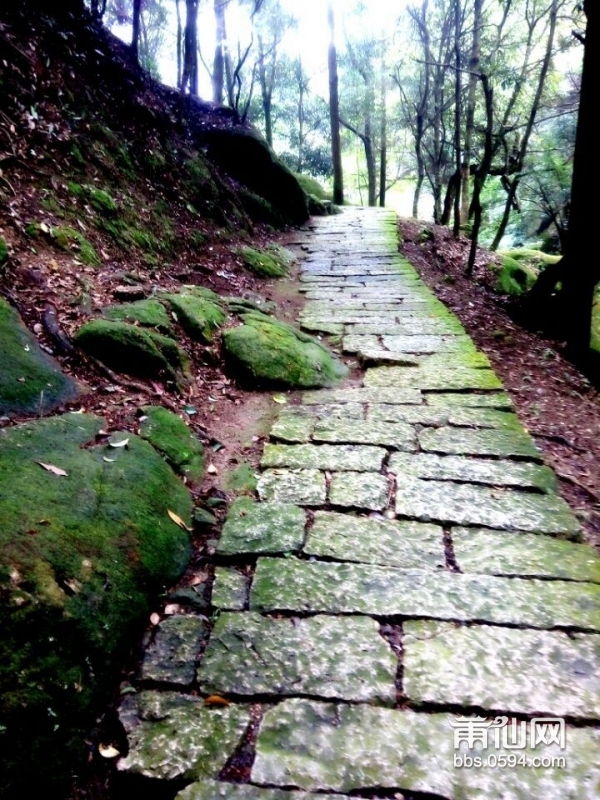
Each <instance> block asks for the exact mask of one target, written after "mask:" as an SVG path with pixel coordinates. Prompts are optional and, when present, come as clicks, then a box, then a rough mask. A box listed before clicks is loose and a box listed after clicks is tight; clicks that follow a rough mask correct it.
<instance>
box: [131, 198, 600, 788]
mask: <svg viewBox="0 0 600 800" xmlns="http://www.w3.org/2000/svg"><path fill="white" fill-rule="evenodd" d="M395 225H396V219H395V215H394V214H392V213H390V212H387V211H376V210H369V211H366V210H360V209H356V210H355V209H347V210H345V211H344V214H343V215H340V216H337V217H333V218H326V219H323V220H319V221H318V222H315V223H314V225H313V227H314V228H316V230H315V231H314V232H313V231H311V232H303V233H302V234H299V235H298V238H297V244H298V246H300V245H301V247H302V250H303V251H304V260H303V264H302V275H301V281H302V288H303V291H305V292H306V297H307V301H308V302H307V304H306V306H305V308H304V310H303V312H302V314H301V322H302V325H303V327H304V328H305V329H306V330H309V331H312V332H315V333H327V334H332V335H333V336H337V337H338V341H339V342H340V344H341V347H342V348H343V351H344V352H345V353H347V354H353V355H354V356H355V357H356V359H357V360H358V361H359V362H361V363H362V364H363V365H364V366H365V369H366V371H365V372H364V374H363V376H362V379H361V380H360V382H348V384H347V385H345V386H343V387H342V388H335V389H331V390H325V391H319V392H308V393H306V394H304V396H303V399H302V404H301V405H294V406H291V405H290V406H286V407H285V408H284V409H283V411H282V412H281V415H280V417H279V419H278V420H277V422H276V423H275V425H274V426H273V429H272V431H271V442H270V443H269V444H267V445H266V447H265V450H264V457H263V461H262V475H261V478H260V481H259V489H258V491H259V495H260V498H261V501H262V502H260V503H257V504H253V503H251V502H249V501H247V500H241V501H238V502H236V503H235V504H234V505H233V507H232V508H231V510H230V513H229V517H228V519H227V522H226V524H225V526H224V529H223V534H222V537H221V539H220V542H219V544H218V548H217V557H216V560H217V566H216V569H215V582H214V587H213V595H212V602H213V605H214V606H215V607H216V609H217V614H216V615H215V617H216V621H215V620H213V621H212V622H214V625H213V624H212V623H209V622H208V621H207V620H205V619H203V618H202V617H200V616H193V615H192V616H189V615H186V616H184V615H180V616H172V617H168V618H166V619H165V620H164V622H162V623H161V625H160V626H159V627H158V629H157V632H156V636H155V638H154V641H153V642H152V643H151V644H150V646H149V647H148V650H147V652H146V657H145V661H144V665H143V668H142V672H141V675H140V679H139V685H138V693H137V694H135V695H133V694H132V695H129V696H128V697H127V698H126V700H125V702H124V704H123V708H122V719H123V721H124V723H125V725H126V728H127V730H128V733H129V743H130V752H129V755H128V756H127V757H126V758H124V759H122V760H121V762H120V765H119V766H120V769H122V770H123V771H125V772H129V773H133V774H139V775H144V776H147V777H151V778H155V779H161V780H174V779H176V780H177V781H179V782H180V783H179V786H180V785H181V784H182V783H187V784H189V785H188V786H187V788H186V789H184V790H183V791H182V792H181V793H180V794H179V795H178V798H179V800H211V798H217V797H225V798H240V799H242V798H244V799H247V800H254V799H256V800H261V798H264V800H286V798H288V799H289V800H301V798H314V797H316V796H322V793H331V792H333V793H334V794H327V797H330V798H339V797H341V796H344V797H347V796H349V795H350V794H351V795H352V796H353V797H355V796H360V797H371V798H373V797H381V798H390V797H413V795H415V794H416V796H418V797H435V798H449V799H450V798H456V799H457V800H458V798H461V799H468V798H477V799H478V798H506V799H507V800H508V799H509V798H510V799H511V800H513V798H523V800H525V799H527V800H531V799H532V798H535V800H542V798H543V799H544V800H551V799H552V798H557V799H558V798H560V800H565V799H566V798H573V800H583V798H590V799H591V798H599V797H600V729H599V727H598V723H599V721H600V679H599V674H600V635H599V634H600V559H598V557H597V556H596V555H595V554H594V552H593V550H592V549H591V548H589V547H588V546H587V545H584V544H580V543H577V541H578V539H579V538H580V533H579V526H578V524H577V520H576V519H575V517H574V516H573V514H572V513H571V511H570V510H569V508H568V506H567V505H566V504H565V502H564V501H563V500H562V499H561V498H560V497H559V496H558V495H557V493H556V486H555V478H554V475H553V473H552V471H551V470H550V469H548V467H546V466H544V465H543V463H542V458H541V455H540V453H539V452H538V451H537V450H536V448H535V446H534V445H533V442H532V441H531V439H530V437H529V436H528V434H527V432H526V431H525V430H524V429H523V427H522V426H521V424H520V423H519V420H518V418H517V417H516V416H515V414H514V413H513V412H512V410H511V402H510V400H509V398H508V397H507V396H506V394H504V393H503V391H502V386H501V384H500V381H499V380H498V378H497V377H496V376H495V374H494V373H493V371H492V370H491V369H490V365H489V362H488V360H487V358H486V357H485V356H484V355H483V354H481V353H479V352H478V351H477V350H476V349H475V347H474V345H473V343H472V341H471V340H470V339H469V337H468V336H467V335H466V334H465V332H464V330H463V329H462V327H461V325H460V324H459V322H458V321H457V319H456V318H455V317H454V316H452V315H451V314H450V313H449V312H448V311H447V310H446V308H445V307H444V306H443V305H442V304H441V303H440V302H439V301H437V300H436V299H435V298H434V297H433V296H432V294H431V293H430V292H429V290H428V289H427V288H426V287H425V286H424V285H423V283H422V282H421V281H420V280H419V278H418V277H417V275H416V273H415V271H414V270H413V268H412V267H411V266H410V265H409V264H408V263H407V262H406V261H405V260H404V259H403V258H402V257H401V256H399V254H398V252H397V245H396V227H395ZM334 341H335V340H334ZM210 695H219V696H223V697H225V698H227V699H228V700H229V701H231V703H230V704H229V705H215V703H219V700H218V699H217V700H216V701H215V700H214V699H213V700H211V701H210V702H209V703H208V704H207V703H205V698H206V697H207V696H210ZM544 718H546V719H544ZM547 718H550V719H549V720H548V719H547ZM562 726H565V727H564V728H563V727H562ZM485 740H487V748H485V747H484V749H483V750H481V749H480V748H481V746H482V743H483V742H484V741H485ZM459 745H460V746H459ZM475 757H479V758H481V759H483V760H484V762H483V765H481V766H479V767H476V766H470V765H471V764H472V763H473V762H472V760H473V759H474V758H475ZM553 759H562V761H560V760H559V761H556V760H554V761H553ZM249 764H251V765H252V767H251V772H250V783H249V784H245V785H237V786H236V785H234V784H232V783H231V782H230V781H231V780H232V777H231V776H235V775H236V774H238V773H237V772H236V769H237V768H238V767H239V766H242V767H243V766H244V765H249ZM293 790H296V791H293ZM175 791H176V790H175V789H174V792H175ZM419 793H421V794H419Z"/></svg>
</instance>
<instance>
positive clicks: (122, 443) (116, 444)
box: [109, 437, 129, 447]
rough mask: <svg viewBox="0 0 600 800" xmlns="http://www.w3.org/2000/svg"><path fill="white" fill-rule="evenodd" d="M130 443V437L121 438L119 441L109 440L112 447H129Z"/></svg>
mask: <svg viewBox="0 0 600 800" xmlns="http://www.w3.org/2000/svg"><path fill="white" fill-rule="evenodd" d="M128 444H129V437H127V439H121V440H120V441H118V442H113V441H109V445H110V446H111V447H127V445H128Z"/></svg>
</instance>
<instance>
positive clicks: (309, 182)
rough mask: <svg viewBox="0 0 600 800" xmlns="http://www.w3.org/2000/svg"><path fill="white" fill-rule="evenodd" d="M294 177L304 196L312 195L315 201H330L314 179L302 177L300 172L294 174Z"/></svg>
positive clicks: (326, 192) (324, 190)
mask: <svg viewBox="0 0 600 800" xmlns="http://www.w3.org/2000/svg"><path fill="white" fill-rule="evenodd" d="M294 176H295V178H296V180H297V181H298V183H299V184H300V186H301V187H302V189H303V190H304V192H305V193H306V194H311V195H313V197H316V198H317V200H331V195H330V194H329V192H328V191H327V190H326V189H325V187H324V186H321V184H320V183H319V181H318V180H317V179H316V178H313V177H311V176H310V175H303V174H302V173H301V172H294Z"/></svg>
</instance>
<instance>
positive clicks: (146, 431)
mask: <svg viewBox="0 0 600 800" xmlns="http://www.w3.org/2000/svg"><path fill="white" fill-rule="evenodd" d="M141 410H142V413H143V414H144V417H143V418H142V423H141V425H140V436H141V437H142V438H143V439H147V440H148V441H149V442H150V444H151V445H152V446H153V447H155V448H156V449H157V450H158V451H159V452H160V453H162V454H163V455H164V456H165V458H166V459H167V461H169V463H170V464H171V465H172V466H173V467H174V468H175V469H176V470H177V472H180V473H181V474H182V475H185V476H186V477H188V478H189V479H190V480H191V481H193V482H195V483H196V482H198V481H201V480H202V476H203V475H204V447H203V445H202V444H201V442H199V441H198V439H197V438H196V437H195V436H194V434H193V433H192V431H190V429H189V428H188V426H187V425H186V424H185V422H184V421H183V420H182V419H181V418H180V417H178V416H177V414H174V413H173V412H172V411H169V410H167V409H166V408H162V406H143V407H142V409H141Z"/></svg>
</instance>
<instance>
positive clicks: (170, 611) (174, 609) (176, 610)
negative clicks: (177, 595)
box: [165, 603, 181, 617]
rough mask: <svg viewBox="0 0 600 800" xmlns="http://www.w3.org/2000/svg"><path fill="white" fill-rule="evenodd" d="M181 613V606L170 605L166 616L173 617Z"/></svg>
mask: <svg viewBox="0 0 600 800" xmlns="http://www.w3.org/2000/svg"><path fill="white" fill-rule="evenodd" d="M180 611H181V606H179V605H178V604H177V603H169V604H168V605H166V606H165V614H166V615H167V617H172V616H173V614H179V612H180Z"/></svg>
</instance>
